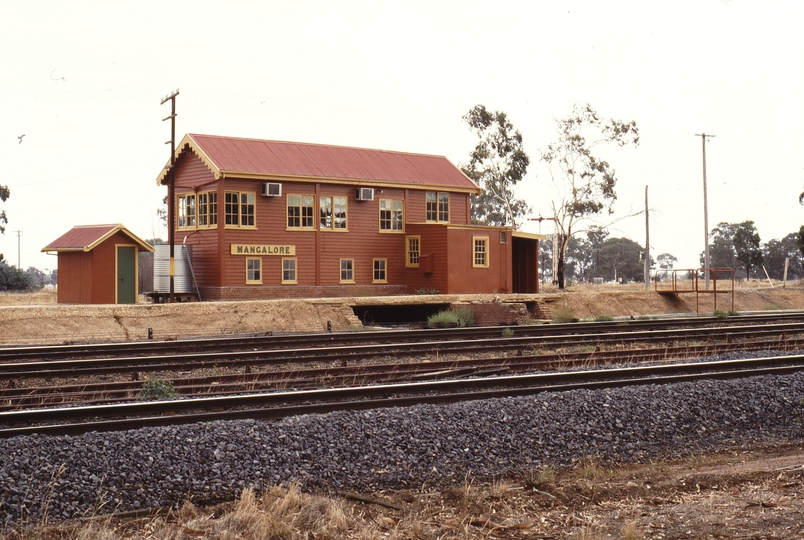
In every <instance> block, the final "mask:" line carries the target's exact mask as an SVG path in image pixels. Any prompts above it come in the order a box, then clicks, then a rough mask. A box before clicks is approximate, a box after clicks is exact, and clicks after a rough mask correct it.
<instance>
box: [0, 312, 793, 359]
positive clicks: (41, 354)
mask: <svg viewBox="0 0 804 540" xmlns="http://www.w3.org/2000/svg"><path fill="white" fill-rule="evenodd" d="M785 320H787V321H804V312H793V313H776V314H746V315H737V316H733V317H729V318H726V319H721V318H717V317H694V318H669V319H645V320H642V319H637V320H616V321H595V322H576V323H551V324H537V325H519V326H512V327H510V328H511V329H512V330H513V331H514V332H515V333H516V334H517V335H519V336H539V335H542V336H545V335H547V336H560V335H566V334H578V333H590V332H591V333H598V334H604V333H612V332H622V331H623V329H626V328H630V329H643V330H646V331H652V330H658V329H662V328H677V327H680V326H687V327H705V326H710V325H713V324H717V325H719V326H731V325H745V324H761V323H768V322H774V321H777V322H778V321H785ZM502 329H503V327H501V326H495V327H464V328H432V329H418V330H380V331H376V330H375V331H360V332H344V333H314V334H277V335H273V334H272V335H265V334H262V335H254V334H247V335H236V336H217V337H206V338H197V339H177V340H148V341H129V342H111V343H84V344H69V345H65V344H62V345H37V346H5V347H0V363H7V362H13V361H27V360H30V359H58V358H87V357H92V358H97V357H100V356H104V355H110V356H120V355H128V356H134V355H159V354H166V353H172V354H175V353H181V352H186V353H191V352H197V351H209V350H230V351H231V350H248V349H253V348H255V347H257V348H274V349H275V348H293V347H295V346H297V344H298V342H299V340H300V339H303V340H304V342H305V343H307V344H308V345H309V346H310V347H319V348H323V347H330V346H332V345H333V344H334V345H346V344H349V343H365V342H371V341H374V342H378V343H392V342H416V341H421V340H428V341H429V340H434V339H437V340H442V341H444V340H452V339H468V338H483V337H486V338H491V337H494V336H499V335H500V334H501V332H502Z"/></svg>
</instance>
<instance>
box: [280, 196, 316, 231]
mask: <svg viewBox="0 0 804 540" xmlns="http://www.w3.org/2000/svg"><path fill="white" fill-rule="evenodd" d="M314 201H315V196H314V195H288V199H287V204H288V229H313V228H314V227H315V223H314V222H313V202H314Z"/></svg>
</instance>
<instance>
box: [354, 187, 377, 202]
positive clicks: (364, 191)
mask: <svg viewBox="0 0 804 540" xmlns="http://www.w3.org/2000/svg"><path fill="white" fill-rule="evenodd" d="M355 197H356V198H357V200H358V201H373V200H374V188H370V187H361V188H357V191H356V192H355Z"/></svg>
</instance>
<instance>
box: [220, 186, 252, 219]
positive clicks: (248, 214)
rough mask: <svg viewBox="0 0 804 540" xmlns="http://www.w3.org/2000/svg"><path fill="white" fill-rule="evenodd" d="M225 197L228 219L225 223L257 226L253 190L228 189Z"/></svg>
mask: <svg viewBox="0 0 804 540" xmlns="http://www.w3.org/2000/svg"><path fill="white" fill-rule="evenodd" d="M224 197H225V200H224V212H225V217H224V219H225V220H226V221H225V222H224V223H225V224H226V226H228V227H254V226H255V224H256V222H255V213H254V207H255V203H254V201H255V196H254V193H253V192H240V191H227V192H226V194H225V195H224ZM216 206H217V202H216Z"/></svg>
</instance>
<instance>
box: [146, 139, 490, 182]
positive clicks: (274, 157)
mask: <svg viewBox="0 0 804 540" xmlns="http://www.w3.org/2000/svg"><path fill="white" fill-rule="evenodd" d="M188 148H189V150H190V151H192V152H194V153H195V154H196V155H197V156H198V157H199V158H201V160H202V161H203V162H204V163H205V164H206V166H207V167H208V168H209V170H210V171H212V173H213V175H214V176H215V178H216V179H217V178H226V177H236V178H253V179H260V180H272V179H282V178H285V179H286V178H293V179H295V180H301V181H304V180H308V181H315V182H331V183H332V182H338V183H343V182H349V183H353V184H357V185H377V186H381V185H391V186H396V185H404V186H405V187H413V188H420V189H426V188H448V189H450V190H452V191H461V192H469V193H479V192H480V188H478V186H477V185H476V184H475V183H474V182H473V181H472V180H470V179H469V177H468V176H466V175H465V174H464V173H463V172H462V171H461V170H460V169H459V168H458V167H456V166H455V165H453V164H452V162H451V161H450V160H448V159H447V158H446V157H443V156H433V155H426V154H410V153H405V152H393V151H388V150H370V149H366V148H350V147H345V146H330V145H323V144H311V143H295V142H284V141H266V140H260V139H244V138H239V137H222V136H217V135H198V134H195V133H188V134H187V135H185V136H184V138H183V139H182V140H181V142H180V143H179V145H178V146H177V148H176V159H179V158H180V156H181V155H182V154H183V153H184V152H185V151H186V149H188ZM168 168H169V167H167V166H166V167H165V169H163V170H162V172H161V173H160V175H159V177H158V178H157V183H158V184H163V183H165V182H166V179H167V171H168Z"/></svg>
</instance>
